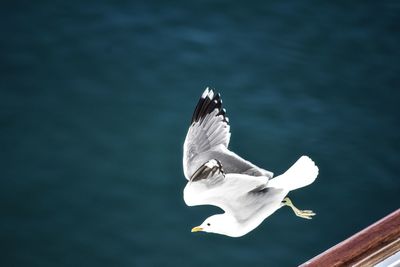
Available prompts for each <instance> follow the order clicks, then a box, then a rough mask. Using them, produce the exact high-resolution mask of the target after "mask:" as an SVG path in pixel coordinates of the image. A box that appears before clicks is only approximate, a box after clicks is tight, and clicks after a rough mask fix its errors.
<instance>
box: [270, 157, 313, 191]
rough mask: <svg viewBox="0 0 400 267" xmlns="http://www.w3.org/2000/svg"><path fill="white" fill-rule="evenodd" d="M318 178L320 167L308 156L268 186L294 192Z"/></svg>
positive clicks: (301, 158)
mask: <svg viewBox="0 0 400 267" xmlns="http://www.w3.org/2000/svg"><path fill="white" fill-rule="evenodd" d="M317 176H318V167H317V166H316V165H315V163H314V161H312V159H310V158H309V157H307V156H302V157H300V158H299V159H298V160H297V161H296V163H294V164H293V165H292V166H291V167H290V168H289V169H288V170H287V171H286V172H285V173H283V174H282V175H279V176H277V177H275V178H274V179H272V180H270V181H269V183H268V186H271V187H276V188H283V189H285V190H287V191H292V190H295V189H298V188H301V187H304V186H307V185H309V184H311V183H313V182H314V181H315V179H316V178H317Z"/></svg>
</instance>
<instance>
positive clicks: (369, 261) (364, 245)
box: [300, 209, 400, 267]
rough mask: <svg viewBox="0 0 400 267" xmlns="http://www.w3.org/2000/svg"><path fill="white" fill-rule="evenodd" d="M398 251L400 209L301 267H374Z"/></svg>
mask: <svg viewBox="0 0 400 267" xmlns="http://www.w3.org/2000/svg"><path fill="white" fill-rule="evenodd" d="M397 251H400V209H398V210H396V211H394V212H393V213H391V214H389V215H388V216H386V217H384V218H383V219H381V220H379V221H377V222H376V223H374V224H372V225H371V226H369V227H367V228H365V229H364V230H362V231H360V232H358V233H356V234H355V235H353V236H351V237H350V238H348V239H346V240H344V241H342V242H340V243H339V244H337V245H336V246H334V247H332V248H330V249H328V250H326V251H325V252H323V253H321V254H319V255H318V256H316V257H314V258H312V259H311V260H309V261H307V262H305V263H303V264H302V265H300V266H301V267H306V266H307V267H314V266H371V265H374V264H376V263H379V262H380V261H382V260H384V259H386V258H387V257H389V256H391V255H393V254H394V253H396V252H397Z"/></svg>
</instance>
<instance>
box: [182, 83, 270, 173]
mask: <svg viewBox="0 0 400 267" xmlns="http://www.w3.org/2000/svg"><path fill="white" fill-rule="evenodd" d="M230 137H231V133H230V126H229V119H228V117H227V116H226V110H225V109H224V108H223V107H222V100H221V96H220V95H219V94H215V93H214V91H213V90H210V89H209V88H207V89H206V90H205V91H204V92H203V94H202V96H201V98H200V100H199V102H198V104H197V106H196V108H195V110H194V113H193V116H192V120H191V125H190V127H189V130H188V133H187V135H186V139H185V143H184V145H183V172H184V174H185V177H186V179H188V180H190V177H191V176H192V175H193V173H194V172H195V171H196V170H198V168H199V167H200V166H202V165H203V164H204V163H205V162H207V161H209V160H210V159H218V160H219V161H220V162H221V163H222V165H223V166H224V170H225V173H241V174H249V175H254V176H266V177H269V178H271V177H272V176H273V173H272V172H269V171H267V170H264V169H262V168H259V167H257V166H256V165H254V164H252V163H251V162H249V161H247V160H245V159H243V158H241V157H240V156H238V155H237V154H235V153H233V152H232V151H230V150H229V149H228V145H229V140H230Z"/></svg>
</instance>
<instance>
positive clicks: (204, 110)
mask: <svg viewBox="0 0 400 267" xmlns="http://www.w3.org/2000/svg"><path fill="white" fill-rule="evenodd" d="M225 113H226V112H225V110H224V109H222V101H221V99H220V96H219V94H214V92H213V91H212V90H209V89H208V88H207V89H206V90H205V91H204V93H203V95H202V97H201V99H200V101H199V103H198V104H197V106H196V109H195V112H194V114H193V118H192V124H191V126H190V128H189V131H188V134H187V136H186V139H185V144H184V152H183V168H184V174H185V176H186V178H187V179H188V180H189V182H188V184H187V185H186V187H185V189H184V200H185V202H186V204H187V205H188V206H196V205H214V206H218V207H220V208H222V209H223V210H224V211H225V213H223V214H217V215H213V216H211V217H209V218H208V219H206V220H205V221H204V223H203V224H202V225H201V226H199V227H195V228H193V230H192V231H206V232H213V233H219V234H224V235H228V236H232V237H239V236H242V235H245V234H247V233H248V232H250V231H252V230H253V229H254V228H256V227H257V226H258V225H259V224H261V223H262V221H263V220H264V219H265V218H267V217H268V216H270V215H271V214H272V213H274V212H275V211H276V210H277V209H279V208H280V207H282V206H283V205H288V206H291V207H292V208H293V210H294V211H295V213H296V215H298V216H300V217H304V218H311V217H310V216H313V215H314V213H312V211H299V210H297V209H296V208H295V207H294V206H293V204H292V203H291V202H290V200H288V199H287V200H286V199H285V197H286V195H287V194H288V193H289V191H291V190H294V189H297V188H300V187H303V186H306V185H308V184H310V183H312V182H313V181H314V180H315V178H316V177H317V175H318V168H317V167H316V166H315V164H314V162H313V161H312V160H311V159H310V158H308V157H306V156H303V157H301V158H300V159H299V160H298V161H297V162H296V163H295V164H294V165H293V166H292V167H291V168H289V170H287V171H286V172H285V173H284V174H282V175H280V176H278V177H276V178H274V179H271V178H272V176H273V173H272V172H269V171H266V170H264V169H262V168H259V167H257V166H256V165H254V164H252V163H250V162H249V161H246V160H244V159H242V158H241V157H239V156H238V155H236V154H235V153H233V152H232V151H230V150H229V149H228V144H229V138H230V132H229V130H230V127H229V124H228V121H229V120H228V118H227V117H226V116H225Z"/></svg>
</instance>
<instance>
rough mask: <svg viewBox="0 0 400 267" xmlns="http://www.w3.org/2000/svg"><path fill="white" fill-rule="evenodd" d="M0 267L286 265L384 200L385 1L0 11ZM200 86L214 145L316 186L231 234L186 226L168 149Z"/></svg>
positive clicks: (395, 127) (395, 172)
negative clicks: (301, 164) (216, 113)
mask: <svg viewBox="0 0 400 267" xmlns="http://www.w3.org/2000/svg"><path fill="white" fill-rule="evenodd" d="M0 20H1V23H0V29H1V46H0V48H1V49H0V51H1V54H0V55H1V57H0V58H1V65H0V75H1V79H0V140H1V141H0V160H1V163H0V166H1V168H0V179H1V184H0V203H1V204H0V205H1V220H0V242H1V243H0V244H1V257H0V265H1V266H250V265H251V266H295V265H297V264H300V263H302V262H304V261H306V260H307V259H309V258H311V257H312V256H314V255H316V254H318V253H320V252H322V251H324V250H325V249H327V248H329V247H331V246H332V245H334V244H336V243H337V242H339V241H341V240H343V239H344V238H346V237H348V236H349V235H351V234H353V233H355V232H357V231H359V230H360V229H362V228H364V227H365V226H367V225H369V224H371V223H373V222H374V221H376V220H377V219H379V218H381V217H383V216H385V215H386V214H388V213H390V212H391V211H393V210H395V209H397V208H399V206H400V205H399V204H400V201H399V195H400V183H399V173H400V138H399V133H400V117H399V101H400V90H399V89H400V88H399V87H400V76H399V75H400V64H399V62H400V49H399V41H400V34H399V21H400V4H399V3H398V2H397V1H360V2H359V3H357V1H352V2H351V3H350V1H338V2H337V3H336V4H333V3H331V4H328V3H321V2H320V1H304V2H300V1H293V2H284V1H276V2H274V3H269V4H267V3H264V1H259V2H257V1H255V2H253V1H247V2H246V3H241V4H239V3H236V2H235V3H234V2H231V1H201V2H197V3H191V4H189V3H185V4H182V3H178V2H171V1H168V2H167V1H166V2H164V1H148V3H141V4H138V3H135V1H119V2H118V3H111V1H93V2H91V3H84V2H79V3H77V2H76V3H75V2H74V3H70V2H68V1H40V3H39V2H34V1H30V2H28V1H19V2H18V3H17V2H12V3H11V2H10V3H9V4H4V3H3V4H2V7H1V8H0ZM205 86H212V87H215V88H217V90H218V91H220V92H221V93H222V97H223V99H224V104H225V106H226V107H227V110H228V115H229V117H230V120H231V127H232V128H231V129H232V139H231V147H232V149H233V150H234V151H236V152H237V153H239V154H241V155H242V156H244V157H246V158H248V159H249V160H251V161H253V162H254V163H256V164H258V165H260V166H262V167H265V168H266V169H268V170H271V171H274V172H275V173H276V174H279V173H281V172H283V171H285V170H286V169H287V168H288V167H289V166H290V165H291V164H292V163H293V162H294V161H295V160H296V159H297V158H298V157H299V156H301V155H302V154H307V155H309V156H310V157H312V158H313V159H314V160H315V161H316V163H317V164H318V165H319V167H320V175H319V178H318V180H317V181H316V182H315V183H314V184H313V185H312V186H310V187H307V188H304V189H302V190H299V191H296V192H293V194H292V198H293V200H294V202H295V203H296V204H297V205H298V206H299V207H300V208H310V209H313V210H314V211H316V212H317V216H316V217H315V219H313V220H312V221H306V220H303V219H300V218H298V217H295V216H294V215H293V214H292V212H291V211H290V210H289V209H282V210H279V211H278V212H276V214H274V216H272V217H270V218H269V219H267V220H266V221H265V222H264V223H263V224H262V225H261V226H260V227H258V228H257V229H256V230H255V231H253V232H251V233H250V234H248V235H247V236H245V237H243V238H240V239H231V238H227V237H224V236H218V235H211V234H192V233H190V229H191V227H192V226H195V225H198V224H199V223H201V222H202V221H203V219H204V218H206V217H208V216H209V215H211V214H213V213H217V212H219V210H218V209H217V208H214V207H193V208H189V207H186V206H185V204H184V202H183V200H182V189H183V188H184V186H185V181H186V180H185V179H184V177H183V173H182V165H181V157H182V144H183V141H184V137H185V135H186V130H187V127H188V123H189V121H190V117H191V114H192V111H193V108H194V106H195V104H196V103H197V99H198V97H199V96H200V94H201V93H202V91H203V89H204V87H205Z"/></svg>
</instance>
